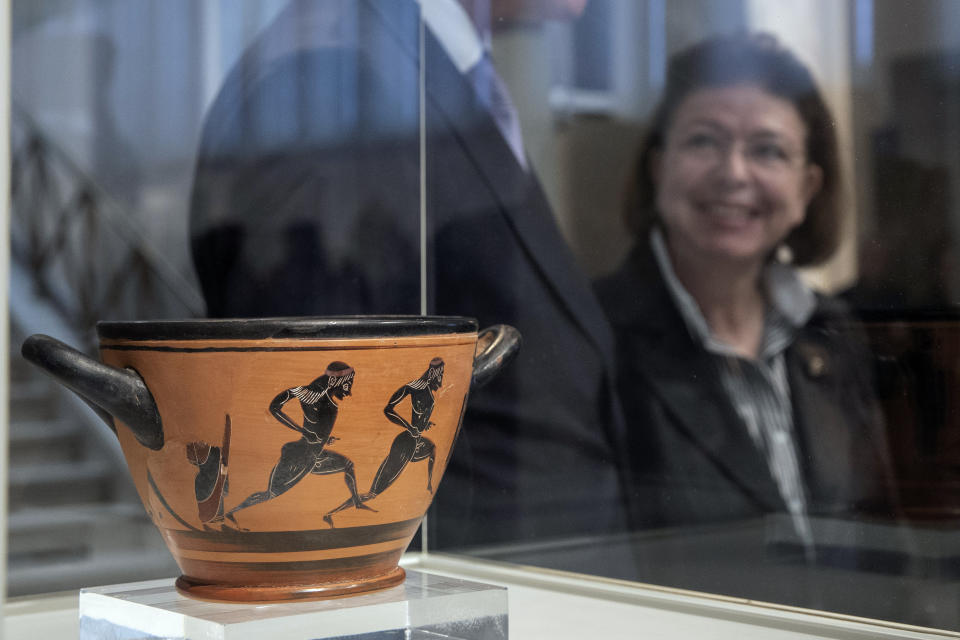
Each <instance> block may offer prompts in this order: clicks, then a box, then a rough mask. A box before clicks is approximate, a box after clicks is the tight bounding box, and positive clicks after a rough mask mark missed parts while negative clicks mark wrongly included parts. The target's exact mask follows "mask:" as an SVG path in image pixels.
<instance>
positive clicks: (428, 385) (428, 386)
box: [324, 358, 443, 526]
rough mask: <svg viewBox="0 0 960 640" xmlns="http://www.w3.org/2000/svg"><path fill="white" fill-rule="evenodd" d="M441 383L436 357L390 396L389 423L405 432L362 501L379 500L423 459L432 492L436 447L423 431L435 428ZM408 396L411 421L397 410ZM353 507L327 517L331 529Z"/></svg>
mask: <svg viewBox="0 0 960 640" xmlns="http://www.w3.org/2000/svg"><path fill="white" fill-rule="evenodd" d="M442 384H443V360H442V359H440V358H434V359H433V360H431V361H430V366H429V367H427V370H426V371H425V372H424V373H423V375H422V376H420V377H419V378H417V379H416V380H413V381H412V382H408V383H407V384H405V385H403V386H402V387H400V388H399V389H397V390H396V392H394V394H393V395H392V396H391V397H390V400H389V401H388V402H387V406H386V407H384V409H383V413H384V415H386V416H387V419H388V420H390V422H393V423H394V424H398V425H400V426H401V427H403V428H404V429H405V431H401V432H400V433H399V434H397V437H396V438H394V439H393V444H392V445H390V453H388V454H387V457H386V458H385V459H384V461H383V462H381V463H380V468H379V469H377V475H376V476H375V477H374V479H373V483H372V484H371V485H370V491H368V492H367V493H364V494H363V495H361V496H360V499H361V501H363V502H366V501H367V500H372V499H373V498H376V497H377V496H378V495H380V494H381V493H383V492H384V491H385V490H386V489H387V488H388V487H389V486H390V485H392V484H393V483H394V481H395V480H396V479H397V478H398V477H399V476H400V473H401V472H402V471H403V470H404V469H405V468H406V466H407V463H410V462H419V461H421V460H427V491H429V492H430V493H433V463H434V460H435V458H436V447H435V446H434V444H433V442H431V441H430V440H428V439H427V438H426V437H425V436H424V435H423V432H424V431H427V430H428V429H429V428H430V427H432V426H433V422H431V421H430V416H431V414H433V406H434V402H435V401H436V399H435V397H434V392H436V391H437V390H438V389H439V388H440V385H442ZM407 396H409V397H410V404H411V407H412V415H411V416H410V421H409V422H408V421H407V420H405V419H404V418H403V416H401V415H400V414H399V413H397V411H396V407H397V405H398V404H400V402H401V401H402V400H403V399H404V398H406V397H407ZM350 506H359V505H357V504H356V503H355V502H354V501H352V500H347V501H346V502H344V503H343V504H341V505H340V506H339V507H337V508H336V509H334V510H333V511H331V512H330V513H328V514H327V515H326V516H324V520H327V522H330V523H331V526H332V521H331V520H330V516H332V515H333V514H335V513H337V512H338V511H343V510H344V509H346V508H347V507H350Z"/></svg>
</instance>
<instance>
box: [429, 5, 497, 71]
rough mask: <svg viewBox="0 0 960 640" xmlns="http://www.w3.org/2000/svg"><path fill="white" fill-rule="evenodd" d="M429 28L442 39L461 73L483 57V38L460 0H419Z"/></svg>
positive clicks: (445, 48) (437, 37)
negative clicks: (458, 0)
mask: <svg viewBox="0 0 960 640" xmlns="http://www.w3.org/2000/svg"><path fill="white" fill-rule="evenodd" d="M417 1H418V2H419V3H420V14H421V15H422V16H423V21H424V22H425V23H426V25H427V28H428V29H430V32H431V33H433V35H434V37H436V39H437V40H439V41H440V44H441V45H442V46H443V48H444V50H445V51H446V52H447V55H448V56H450V59H451V60H453V64H454V65H455V66H456V67H457V71H459V72H460V73H466V72H467V71H469V70H470V69H472V68H473V66H474V65H476V64H477V63H478V62H479V61H480V58H482V57H483V50H484V47H483V40H482V39H481V37H480V34H479V33H478V32H477V28H476V27H475V26H474V24H473V22H472V21H471V20H470V16H469V15H467V12H466V11H464V9H463V7H462V6H461V5H460V3H459V2H457V0H417Z"/></svg>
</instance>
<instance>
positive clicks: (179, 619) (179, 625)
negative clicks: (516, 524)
mask: <svg viewBox="0 0 960 640" xmlns="http://www.w3.org/2000/svg"><path fill="white" fill-rule="evenodd" d="M80 638H81V640H94V639H97V640H100V639H106V640H141V639H143V640H147V639H151V640H152V639H155V638H163V639H167V638H176V639H177V640H181V639H183V640H188V639H189V640H240V639H244V640H248V639H249V640H253V639H256V640H262V639H263V638H284V639H285V640H286V639H289V640H320V639H326V638H339V639H342V640H347V639H349V640H395V639H396V640H428V639H429V640H442V639H446V638H450V639H451V640H454V639H455V640H504V639H506V638H507V590H506V588H504V587H498V586H493V585H488V584H483V583H479V582H470V581H466V580H460V579H458V578H448V577H444V576H437V575H432V574H429V573H422V572H419V571H410V570H408V571H407V577H406V580H405V581H404V583H403V584H401V585H398V586H396V587H393V588H390V589H385V590H383V591H375V592H372V593H367V594H359V595H356V596H351V597H346V598H333V599H330V600H318V601H315V602H297V603H291V604H265V605H254V604H219V603H213V602H202V601H199V600H192V599H190V598H186V597H184V596H181V595H180V594H179V593H177V591H176V589H175V588H174V586H173V579H164V580H151V581H147V582H133V583H129V584H121V585H113V586H108V587H95V588H90V589H83V590H82V591H81V592H80Z"/></svg>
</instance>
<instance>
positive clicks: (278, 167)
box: [191, 0, 625, 548]
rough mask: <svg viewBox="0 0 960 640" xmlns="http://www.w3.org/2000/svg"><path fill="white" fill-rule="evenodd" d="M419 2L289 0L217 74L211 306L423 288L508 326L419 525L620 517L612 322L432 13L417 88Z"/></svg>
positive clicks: (202, 272)
mask: <svg viewBox="0 0 960 640" xmlns="http://www.w3.org/2000/svg"><path fill="white" fill-rule="evenodd" d="M418 17H419V16H418V11H417V5H416V3H415V2H413V1H412V0H396V1H395V0H390V1H389V2H386V1H377V2H371V1H369V0H298V1H296V2H293V3H291V5H290V7H289V8H288V9H287V10H286V11H285V12H284V13H283V14H282V15H281V16H280V17H279V18H278V20H277V22H276V23H275V24H274V25H273V26H271V27H269V28H268V29H267V31H266V32H265V33H264V35H263V36H262V37H261V38H260V40H259V41H258V42H257V43H255V44H254V45H253V47H251V49H250V51H248V52H247V53H246V54H245V55H244V57H243V59H242V60H241V61H240V62H239V63H238V65H237V67H236V69H235V70H234V71H232V72H231V74H230V76H229V77H228V78H227V80H226V81H225V83H224V86H223V88H222V89H221V91H220V94H219V96H218V97H217V99H216V101H215V102H214V104H213V106H212V107H211V109H210V112H209V114H208V116H207V119H206V125H205V128H204V132H203V138H202V142H201V147H200V156H199V160H198V164H197V170H196V177H195V184H194V193H193V201H192V208H191V216H192V220H191V224H192V240H193V252H194V260H195V264H196V267H197V271H198V274H199V277H200V281H201V283H202V285H203V291H204V294H205V296H206V299H207V302H208V305H209V312H210V314H211V315H213V316H267V315H278V314H288V315H321V314H323V315H329V314H338V313H351V314H352V313H360V314H388V313H404V314H418V313H420V312H421V302H425V305H426V310H427V311H428V313H431V314H452V315H465V316H472V317H475V318H477V319H478V320H479V323H480V325H481V326H486V325H490V324H494V323H506V324H510V325H513V326H515V327H516V328H517V329H519V330H520V332H521V333H522V335H523V340H524V343H523V347H522V349H521V351H520V355H519V357H518V358H517V360H516V361H515V362H514V363H513V364H511V365H510V366H509V367H508V368H506V369H505V370H504V372H503V373H502V374H501V375H500V376H499V377H498V378H497V379H495V380H494V381H493V382H492V383H491V384H490V385H489V386H487V387H485V388H483V389H481V390H478V391H476V392H471V394H470V400H469V404H468V409H467V413H466V417H465V420H464V424H463V429H462V431H461V435H460V440H459V442H458V443H457V446H456V447H455V449H454V453H453V457H452V459H451V460H450V464H449V468H448V470H447V472H446V474H445V475H444V478H443V481H442V482H441V484H440V487H439V489H438V493H437V496H436V499H435V506H436V508H435V509H434V511H433V512H432V513H431V518H430V525H431V527H432V531H431V534H432V535H431V538H430V543H431V545H433V546H437V547H441V548H444V547H454V546H458V545H463V544H484V543H492V542H500V541H515V540H522V539H528V538H533V537H537V538H545V537H553V536H567V535H581V534H587V533H607V532H611V531H618V530H621V529H622V528H623V522H624V504H625V503H624V498H623V495H622V493H621V491H620V488H621V483H620V476H619V475H618V465H617V460H616V457H617V455H618V454H619V453H620V452H621V451H623V446H622V444H621V440H622V438H623V436H624V432H623V423H622V420H621V419H620V417H619V413H618V412H617V410H616V405H615V404H614V402H613V396H612V389H611V387H612V385H611V381H612V374H613V337H612V334H611V332H610V329H609V326H608V325H607V323H606V321H605V319H604V317H603V313H602V310H601V308H600V305H599V302H598V301H597V299H596V297H595V295H594V293H593V291H592V288H591V286H590V283H589V282H588V280H587V279H586V278H585V276H584V275H583V274H582V273H581V271H580V270H579V269H578V267H577V265H576V263H575V261H574V258H573V256H572V254H571V252H570V251H569V249H568V247H567V246H566V244H565V242H564V240H563V238H562V237H561V235H560V233H559V232H558V229H557V227H556V225H555V223H554V220H553V216H552V214H551V211H550V207H549V205H548V203H547V200H546V198H545V196H544V194H543V192H542V190H541V188H540V186H539V184H538V182H537V180H536V178H535V177H534V176H533V175H532V174H531V173H529V172H526V171H524V170H523V169H522V167H520V165H519V163H518V162H517V160H516V158H515V157H514V155H513V153H512V152H511V150H510V148H509V146H508V145H507V143H506V142H505V141H504V140H503V138H502V137H501V135H500V133H499V130H498V129H497V126H496V124H495V122H494V120H493V119H492V117H491V116H490V115H489V113H488V112H487V111H486V110H485V109H484V107H483V106H482V103H481V102H480V101H479V100H478V99H477V96H476V95H475V92H474V90H473V87H472V86H471V84H470V83H469V82H468V81H467V79H466V78H464V77H463V76H462V75H461V74H460V73H459V72H458V71H457V69H456V68H455V67H454V65H453V64H452V62H451V61H450V60H449V58H448V57H447V55H446V53H445V52H444V50H443V49H442V47H441V45H440V44H439V43H438V42H437V40H436V39H435V38H434V37H433V36H432V34H431V33H430V32H429V30H426V31H425V40H424V43H423V46H424V58H423V61H422V62H423V65H424V75H425V79H426V87H425V101H424V103H423V104H422V105H421V104H420V99H419V95H420V94H419V88H418V78H419V69H420V65H419V63H420V60H419V58H418V50H419V42H418V34H419V23H418ZM421 107H422V109H423V115H424V122H425V126H424V129H423V134H424V140H423V142H424V144H425V145H426V148H425V151H426V153H425V156H424V158H425V165H424V167H423V168H424V170H425V179H426V191H425V201H424V202H423V203H422V204H423V206H424V208H425V211H426V226H425V228H424V235H425V245H423V246H422V249H423V250H424V251H425V252H426V262H425V265H424V268H425V272H423V271H422V267H421V261H420V255H421V254H420V252H421V236H420V233H421V218H420V215H421V197H420V188H421V183H420V180H421V166H420V160H421V155H420V144H421V138H420V133H421V129H420V110H421ZM421 278H423V282H425V283H426V300H425V301H422V300H421V295H420V291H421ZM361 375H362V373H361ZM385 401H386V399H385ZM441 462H442V459H440V458H438V464H439V463H441ZM358 475H361V474H358Z"/></svg>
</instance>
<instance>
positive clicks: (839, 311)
mask: <svg viewBox="0 0 960 640" xmlns="http://www.w3.org/2000/svg"><path fill="white" fill-rule="evenodd" d="M597 286H598V292H599V295H600V298H601V300H602V302H603V304H604V306H605V307H606V309H607V313H608V315H609V318H610V320H611V323H612V324H613V326H614V331H615V334H616V339H617V353H618V357H619V363H618V387H619V389H620V395H621V397H622V399H623V408H624V413H625V416H626V420H627V424H628V433H629V435H628V441H629V444H628V449H629V452H630V454H629V458H628V466H629V470H628V475H629V484H630V491H629V493H630V496H631V501H632V506H633V512H634V514H635V516H636V518H637V521H636V524H638V525H640V526H660V525H684V524H699V523H709V522H721V521H730V520H737V519H748V518H754V517H757V516H760V515H763V514H767V513H773V512H785V511H786V505H785V504H784V501H783V499H782V498H781V496H780V494H779V491H778V489H777V485H776V483H775V481H774V479H773V477H772V475H771V473H770V471H769V470H768V467H767V462H766V459H765V457H764V456H763V454H762V453H761V452H760V450H759V449H758V448H757V447H756V446H755V445H754V443H753V441H752V439H751V438H750V436H749V434H748V432H747V429H746V426H745V425H744V424H743V421H742V420H741V419H740V417H739V416H738V414H737V413H736V410H735V408H734V406H733V404H732V402H731V401H730V399H729V398H728V396H727V394H726V393H725V390H724V388H723V386H722V381H721V380H720V378H719V376H718V375H717V374H716V368H715V366H714V365H713V364H712V363H711V361H710V358H711V356H710V355H709V354H708V353H707V352H706V350H705V349H703V347H702V346H700V345H698V344H697V343H696V342H695V341H694V339H693V338H692V337H691V335H690V333H689V332H688V330H687V328H686V324H685V323H684V321H683V319H682V317H681V314H680V312H679V310H678V309H677V308H676V306H675V305H674V303H673V300H672V298H671V297H670V294H669V291H668V289H667V287H666V285H665V283H664V281H663V279H662V277H661V275H660V272H659V269H658V267H657V264H656V262H655V259H654V257H653V254H652V252H651V251H650V250H649V248H647V247H646V246H645V245H644V246H643V247H638V248H635V249H634V250H633V252H632V253H631V254H630V256H629V257H628V259H627V261H626V263H625V264H624V265H623V267H622V268H621V269H620V270H619V271H618V272H617V273H615V274H614V275H612V276H610V277H608V278H606V279H604V280H603V281H601V282H600V283H598V285H597ZM785 358H786V365H787V372H788V379H789V384H790V393H791V398H792V402H793V410H794V428H795V434H796V438H797V442H796V444H797V447H798V453H799V458H800V463H801V469H802V474H803V481H804V483H805V487H806V491H807V500H808V510H809V512H810V513H811V514H812V515H840V514H853V513H864V512H871V513H877V514H881V515H882V514H886V515H891V514H892V513H893V501H892V498H891V495H892V491H891V481H890V466H889V462H888V460H889V455H888V452H887V445H886V441H885V435H884V432H883V428H882V425H883V421H882V418H881V414H880V411H879V408H878V404H877V402H876V398H875V396H874V393H873V388H872V384H871V379H872V375H871V369H870V360H869V358H868V355H867V352H866V350H865V349H864V347H863V342H862V340H861V337H860V335H859V333H858V332H857V331H856V330H855V328H854V324H853V322H852V320H851V317H850V316H849V315H848V314H847V312H846V311H845V310H844V308H843V306H842V305H841V304H840V303H839V302H837V301H835V300H833V299H830V298H826V297H822V296H818V304H817V308H816V310H815V312H814V314H813V316H812V317H811V318H810V320H809V322H808V323H807V325H806V326H804V327H803V328H802V329H801V330H800V332H799V335H798V336H797V338H796V340H795V342H794V343H793V344H792V345H791V346H790V347H789V348H788V349H787V350H786V353H785Z"/></svg>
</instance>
